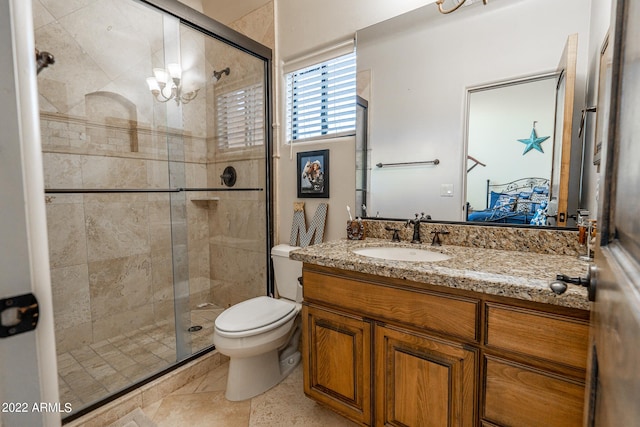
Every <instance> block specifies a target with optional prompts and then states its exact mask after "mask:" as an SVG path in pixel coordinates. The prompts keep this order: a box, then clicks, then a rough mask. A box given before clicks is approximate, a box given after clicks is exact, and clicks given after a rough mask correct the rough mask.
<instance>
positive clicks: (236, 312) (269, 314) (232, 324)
mask: <svg viewBox="0 0 640 427" xmlns="http://www.w3.org/2000/svg"><path fill="white" fill-rule="evenodd" d="M297 313H298V307H297V305H296V304H295V303H294V302H291V301H287V300H282V299H275V298H270V297H267V296H260V297H256V298H252V299H250V300H247V301H243V302H241V303H238V304H236V305H234V306H232V307H230V308H228V309H226V310H225V311H223V312H222V314H220V315H219V316H218V317H217V318H216V321H215V329H216V332H217V333H218V334H219V335H220V336H223V337H229V338H242V337H250V336H253V335H258V334H261V333H264V332H268V331H270V330H272V329H275V328H277V327H279V326H281V325H283V324H285V323H287V322H288V321H289V320H291V319H292V318H293V317H295V316H296V314H297Z"/></svg>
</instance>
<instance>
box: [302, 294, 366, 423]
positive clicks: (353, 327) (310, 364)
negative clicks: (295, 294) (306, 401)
mask: <svg viewBox="0 0 640 427" xmlns="http://www.w3.org/2000/svg"><path fill="white" fill-rule="evenodd" d="M302 322H303V328H304V333H303V363H304V392H305V394H307V395H308V396H309V397H311V398H313V399H315V400H316V401H318V402H320V403H323V404H325V405H327V406H329V407H331V408H332V409H333V410H335V411H336V412H338V413H340V414H342V415H344V416H346V417H348V418H350V419H352V420H354V421H356V422H358V423H361V424H365V425H370V424H371V324H370V323H369V322H366V321H364V320H363V319H362V318H359V317H355V316H349V315H346V314H342V313H337V312H334V311H330V310H326V309H321V308H318V307H315V306H313V305H304V306H303V308H302Z"/></svg>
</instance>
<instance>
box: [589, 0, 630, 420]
mask: <svg viewBox="0 0 640 427" xmlns="http://www.w3.org/2000/svg"><path fill="white" fill-rule="evenodd" d="M612 17H613V20H614V26H613V27H612V28H614V39H613V43H614V45H613V65H612V66H613V68H612V83H611V88H610V91H611V104H610V111H609V117H610V120H609V131H608V137H607V138H606V141H607V142H606V144H607V147H606V150H603V159H602V162H603V164H604V165H605V171H604V174H605V176H604V180H603V181H604V188H601V189H600V194H601V206H600V209H599V221H598V225H599V227H600V232H599V239H600V246H599V247H598V248H597V249H596V256H595V259H596V263H595V264H596V267H595V268H596V270H595V285H596V298H595V304H594V309H593V314H592V322H593V323H592V326H593V328H592V340H593V341H592V342H593V347H592V351H591V353H592V356H591V366H590V385H589V389H590V391H591V392H590V393H589V405H588V406H589V412H588V414H587V417H586V423H585V424H586V425H587V426H598V427H609V426H631V425H638V422H639V420H640V405H638V396H640V364H638V356H640V217H639V216H638V212H639V211H640V209H639V205H640V186H638V183H639V182H640V170H639V169H638V163H639V162H640V136H639V135H640V108H639V106H640V68H639V67H640V25H639V24H640V4H639V2H637V1H634V0H620V1H617V2H614V11H613V14H612ZM592 276H593V273H592Z"/></svg>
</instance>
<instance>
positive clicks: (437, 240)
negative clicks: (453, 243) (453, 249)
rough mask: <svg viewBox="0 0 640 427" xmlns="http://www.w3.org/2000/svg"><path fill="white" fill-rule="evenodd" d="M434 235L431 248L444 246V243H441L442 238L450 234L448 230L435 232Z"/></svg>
mask: <svg viewBox="0 0 640 427" xmlns="http://www.w3.org/2000/svg"><path fill="white" fill-rule="evenodd" d="M431 234H433V240H431V246H442V242H441V241H440V236H441V235H444V234H449V231H447V230H434V231H432V232H431Z"/></svg>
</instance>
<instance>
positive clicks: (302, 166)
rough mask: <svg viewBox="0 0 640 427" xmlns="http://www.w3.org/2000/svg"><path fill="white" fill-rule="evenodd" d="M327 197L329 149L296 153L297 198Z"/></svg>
mask: <svg viewBox="0 0 640 427" xmlns="http://www.w3.org/2000/svg"><path fill="white" fill-rule="evenodd" d="M304 197H321V198H328V197H329V150H318V151H305V152H302V153H298V198H304Z"/></svg>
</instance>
